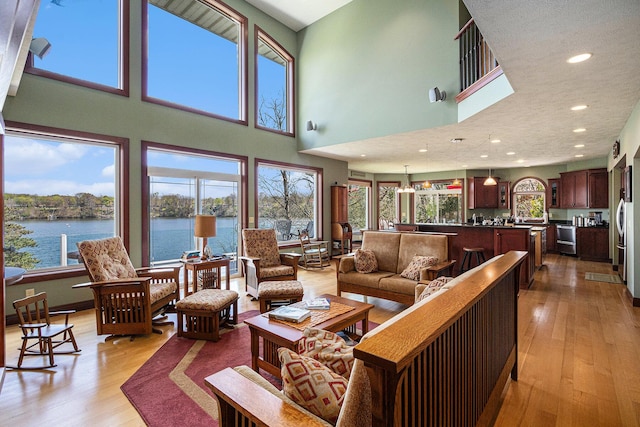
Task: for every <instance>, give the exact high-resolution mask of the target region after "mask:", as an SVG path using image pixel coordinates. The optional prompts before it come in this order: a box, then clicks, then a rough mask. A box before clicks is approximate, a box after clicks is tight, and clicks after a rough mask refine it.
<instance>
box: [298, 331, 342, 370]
mask: <svg viewBox="0 0 640 427" xmlns="http://www.w3.org/2000/svg"><path fill="white" fill-rule="evenodd" d="M298 353H299V354H300V355H302V356H307V357H311V358H313V359H315V360H317V361H318V362H320V363H322V364H323V365H324V366H326V367H327V368H329V369H331V370H332V371H333V372H335V373H336V374H338V375H342V376H343V377H344V378H346V379H349V376H350V375H351V369H352V368H353V360H354V359H353V347H350V346H348V345H347V343H346V342H345V341H344V339H342V337H340V336H339V335H337V334H334V333H333V332H329V331H325V330H323V329H316V328H306V329H305V330H304V332H303V337H302V338H301V339H300V341H298Z"/></svg>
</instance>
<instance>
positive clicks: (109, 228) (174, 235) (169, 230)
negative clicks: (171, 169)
mask: <svg viewBox="0 0 640 427" xmlns="http://www.w3.org/2000/svg"><path fill="white" fill-rule="evenodd" d="M16 222H17V223H18V224H20V225H22V226H23V227H25V228H26V229H27V230H30V231H33V233H31V234H28V235H27V236H25V237H29V238H31V239H33V240H35V241H36V243H37V246H36V247H31V248H24V249H22V251H25V252H30V253H32V254H33V256H34V257H35V258H37V259H38V260H39V263H38V264H37V265H36V268H38V269H40V268H51V267H59V266H60V265H62V264H63V263H62V262H61V239H62V238H61V236H62V235H63V234H64V235H66V236H67V249H66V252H67V253H73V252H75V251H77V247H76V243H77V242H81V241H83V240H93V239H102V238H105V237H110V236H113V235H114V229H113V228H114V225H113V221H112V220H67V219H62V220H54V221H19V222H18V221H16ZM237 229H238V228H237V219H236V218H220V217H219V218H218V219H217V223H216V234H217V235H216V237H212V238H209V239H208V243H209V246H210V247H211V249H212V250H213V253H214V254H232V253H235V252H236V251H237V237H236V236H237ZM150 247H151V261H152V263H157V262H161V261H168V260H175V259H178V258H180V256H181V255H182V252H183V251H186V250H191V249H195V247H196V244H195V239H194V237H193V218H155V219H153V220H152V221H151V245H150ZM65 258H66V260H64V261H66V263H67V264H68V265H72V264H77V263H78V261H77V259H75V258H73V255H72V256H71V257H69V256H66V257H65Z"/></svg>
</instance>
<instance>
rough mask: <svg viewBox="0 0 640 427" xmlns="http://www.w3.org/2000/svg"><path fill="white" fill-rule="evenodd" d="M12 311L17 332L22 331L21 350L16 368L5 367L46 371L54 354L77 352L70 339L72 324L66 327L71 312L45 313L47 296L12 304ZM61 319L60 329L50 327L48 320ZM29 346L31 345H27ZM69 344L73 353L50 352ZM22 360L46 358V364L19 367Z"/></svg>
mask: <svg viewBox="0 0 640 427" xmlns="http://www.w3.org/2000/svg"><path fill="white" fill-rule="evenodd" d="M13 307H14V308H15V309H16V314H17V315H18V321H19V322H20V328H22V347H21V348H20V358H19V359H18V366H8V367H10V368H13V369H46V368H52V367H54V366H56V364H55V362H54V360H53V355H54V354H72V353H77V352H79V351H80V349H79V348H78V345H77V344H76V340H75V338H74V336H73V331H72V330H71V329H72V328H73V324H71V323H69V314H71V313H74V312H75V310H65V311H52V312H49V305H48V304H47V293H46V292H40V293H39V294H37V295H34V296H30V297H26V298H22V299H19V300H17V301H14V302H13ZM63 314H64V315H65V320H64V325H62V324H61V325H58V324H51V321H50V317H51V316H55V315H63ZM29 342H32V344H29ZM65 343H69V344H71V345H72V346H73V350H67V351H54V350H55V349H56V348H58V347H60V346H61V345H63V344H65ZM25 356H49V364H48V365H42V366H35V367H31V366H22V362H23V360H24V357H25Z"/></svg>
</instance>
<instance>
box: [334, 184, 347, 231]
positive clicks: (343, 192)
mask: <svg viewBox="0 0 640 427" xmlns="http://www.w3.org/2000/svg"><path fill="white" fill-rule="evenodd" d="M331 222H332V223H333V222H349V193H348V189H347V187H344V186H341V185H333V186H331Z"/></svg>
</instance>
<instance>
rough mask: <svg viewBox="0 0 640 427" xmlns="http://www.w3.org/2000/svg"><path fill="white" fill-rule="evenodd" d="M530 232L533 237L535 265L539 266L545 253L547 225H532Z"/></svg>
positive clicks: (542, 262)
mask: <svg viewBox="0 0 640 427" xmlns="http://www.w3.org/2000/svg"><path fill="white" fill-rule="evenodd" d="M531 234H532V235H533V236H534V237H535V267H536V268H540V267H542V264H544V258H545V256H546V255H547V227H534V228H532V231H531Z"/></svg>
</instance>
